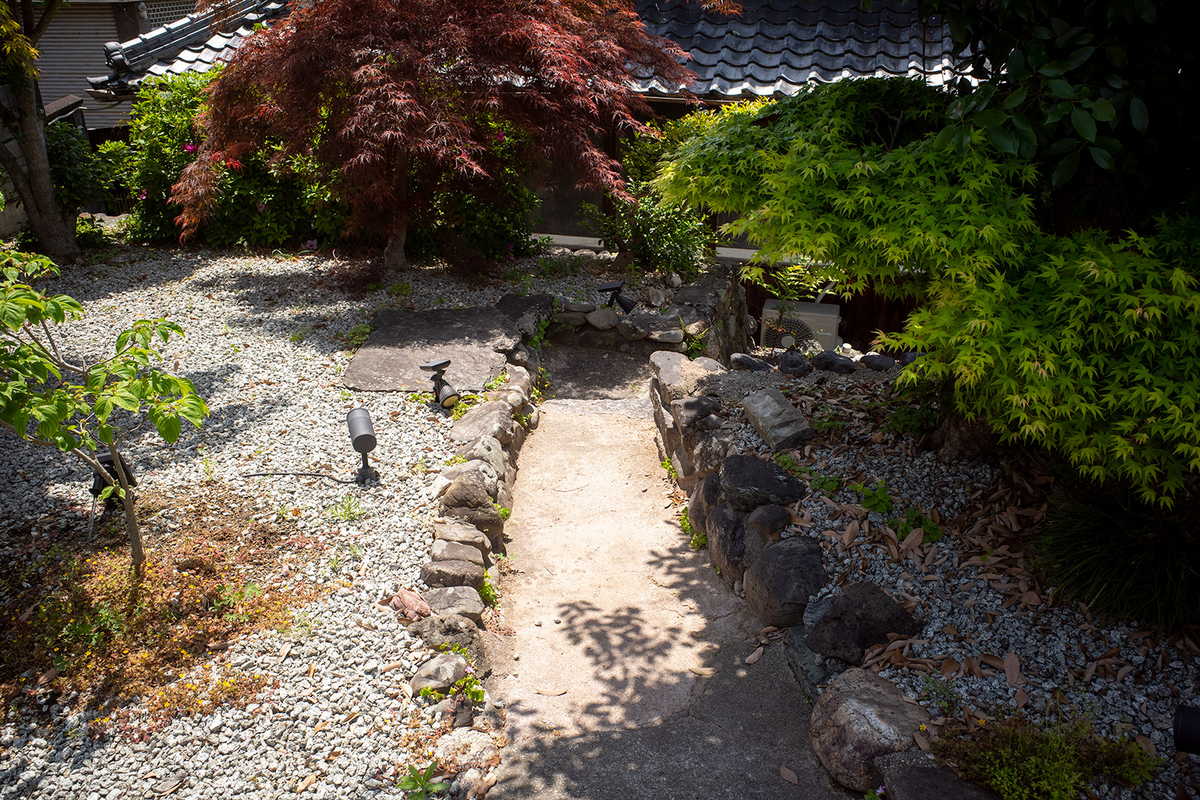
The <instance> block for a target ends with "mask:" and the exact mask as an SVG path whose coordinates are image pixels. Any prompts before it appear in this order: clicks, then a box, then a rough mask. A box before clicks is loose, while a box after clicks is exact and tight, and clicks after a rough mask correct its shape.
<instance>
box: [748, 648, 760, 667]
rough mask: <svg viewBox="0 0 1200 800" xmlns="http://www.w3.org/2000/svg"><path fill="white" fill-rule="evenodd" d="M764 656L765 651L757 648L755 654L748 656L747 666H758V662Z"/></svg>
mask: <svg viewBox="0 0 1200 800" xmlns="http://www.w3.org/2000/svg"><path fill="white" fill-rule="evenodd" d="M762 655H763V649H762V647H756V648H755V649H754V652H753V653H751V654H750V655H748V656H746V663H747V664H757V663H758V660H759V659H760V658H762Z"/></svg>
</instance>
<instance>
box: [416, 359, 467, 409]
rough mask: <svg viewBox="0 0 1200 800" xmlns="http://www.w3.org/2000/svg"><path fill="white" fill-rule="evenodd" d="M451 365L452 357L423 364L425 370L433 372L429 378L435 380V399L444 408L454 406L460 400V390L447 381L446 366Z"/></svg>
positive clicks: (422, 367)
mask: <svg viewBox="0 0 1200 800" xmlns="http://www.w3.org/2000/svg"><path fill="white" fill-rule="evenodd" d="M449 366H450V359H448V358H443V359H442V360H440V361H430V362H429V363H428V364H422V365H421V369H423V370H424V371H425V372H432V373H433V375H431V376H430V378H429V379H430V380H431V381H433V399H434V400H435V401H437V404H438V405H440V406H441V407H442V408H454V406H455V404H456V403H457V402H458V390H457V389H455V388H454V387H453V386H451V385H450V384H449V383H448V382H447V381H446V368H447V367H449Z"/></svg>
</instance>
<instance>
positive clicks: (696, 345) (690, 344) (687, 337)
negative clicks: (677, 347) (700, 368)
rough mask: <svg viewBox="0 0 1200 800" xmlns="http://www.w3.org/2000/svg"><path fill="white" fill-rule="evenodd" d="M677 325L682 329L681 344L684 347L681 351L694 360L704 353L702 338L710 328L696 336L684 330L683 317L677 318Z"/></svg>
mask: <svg viewBox="0 0 1200 800" xmlns="http://www.w3.org/2000/svg"><path fill="white" fill-rule="evenodd" d="M679 327H681V328H683V329H684V335H683V346H684V347H685V348H686V349H685V350H684V351H683V352H684V354H685V355H686V356H687V357H688V358H690V359H691V360H693V361H695V360H696V359H697V358H699V357H700V356H702V355H704V339H705V338H706V337H707V336H708V334H709V331H711V330H712V329H711V328H709V330H706V331H704V332H703V333H701V334H699V335H698V336H692V335H691V334H689V333H687V332H686V331H687V328H686V327H685V326H684V324H683V317H680V318H679Z"/></svg>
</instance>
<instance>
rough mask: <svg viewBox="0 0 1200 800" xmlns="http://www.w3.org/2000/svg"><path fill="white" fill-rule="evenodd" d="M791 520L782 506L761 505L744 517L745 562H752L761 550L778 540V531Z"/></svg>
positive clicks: (790, 516)
mask: <svg viewBox="0 0 1200 800" xmlns="http://www.w3.org/2000/svg"><path fill="white" fill-rule="evenodd" d="M791 521H792V515H791V514H790V513H789V512H788V510H787V509H786V508H784V507H783V506H774V505H771V506H761V507H760V508H756V509H754V511H752V512H750V516H748V517H746V563H747V564H752V563H753V562H754V559H756V558H758V556H759V554H760V553H762V551H763V550H766V549H767V548H768V547H770V546H771V545H772V544H774V543H775V542H777V541H778V540H779V533H780V531H782V530H783V529H784V528H786V527H787V526H788V523H790V522H791Z"/></svg>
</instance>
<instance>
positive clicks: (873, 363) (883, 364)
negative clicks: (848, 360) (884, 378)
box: [858, 353, 896, 372]
mask: <svg viewBox="0 0 1200 800" xmlns="http://www.w3.org/2000/svg"><path fill="white" fill-rule="evenodd" d="M858 363H860V364H862V365H863V366H864V367H866V368H868V369H873V370H875V371H876V372H887V371H888V370H889V369H893V368H895V366H896V359H894V358H892V357H891V356H885V355H880V354H879V353H867V354H866V355H865V356H863V357H862V358H860V359H859V360H858Z"/></svg>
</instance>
